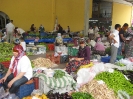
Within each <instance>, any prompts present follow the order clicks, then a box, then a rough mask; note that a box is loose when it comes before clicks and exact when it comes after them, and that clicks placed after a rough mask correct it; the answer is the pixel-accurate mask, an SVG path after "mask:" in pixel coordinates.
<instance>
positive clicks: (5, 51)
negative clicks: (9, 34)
mask: <svg viewBox="0 0 133 99" xmlns="http://www.w3.org/2000/svg"><path fill="white" fill-rule="evenodd" d="M13 46H14V45H13V44H10V43H0V62H3V61H10V60H11V57H12V48H13Z"/></svg>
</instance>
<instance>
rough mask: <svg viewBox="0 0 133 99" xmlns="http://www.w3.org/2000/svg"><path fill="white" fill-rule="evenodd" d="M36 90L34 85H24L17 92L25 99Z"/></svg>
mask: <svg viewBox="0 0 133 99" xmlns="http://www.w3.org/2000/svg"><path fill="white" fill-rule="evenodd" d="M34 89H35V86H34V83H32V84H24V85H22V86H20V88H19V91H18V92H17V94H16V95H17V96H18V97H19V98H20V99H22V98H23V97H26V96H29V95H31V93H32V92H33V90H34Z"/></svg>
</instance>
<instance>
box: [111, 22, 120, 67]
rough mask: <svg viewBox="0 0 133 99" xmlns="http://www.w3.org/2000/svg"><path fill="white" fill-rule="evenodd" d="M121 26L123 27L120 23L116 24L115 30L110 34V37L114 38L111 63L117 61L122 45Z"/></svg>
mask: <svg viewBox="0 0 133 99" xmlns="http://www.w3.org/2000/svg"><path fill="white" fill-rule="evenodd" d="M120 28H121V26H120V24H116V25H115V30H114V31H113V33H111V34H110V36H109V38H110V39H111V40H112V42H111V59H110V63H112V64H114V63H115V61H116V57H117V52H118V48H119V46H120V38H119V31H120Z"/></svg>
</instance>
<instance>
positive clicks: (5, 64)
mask: <svg viewBox="0 0 133 99" xmlns="http://www.w3.org/2000/svg"><path fill="white" fill-rule="evenodd" d="M1 64H2V65H3V66H4V67H5V68H9V65H10V61H5V62H1Z"/></svg>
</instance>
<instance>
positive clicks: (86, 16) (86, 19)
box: [84, 0, 90, 36]
mask: <svg viewBox="0 0 133 99" xmlns="http://www.w3.org/2000/svg"><path fill="white" fill-rule="evenodd" d="M89 5H90V0H85V9H84V36H86V35H88V28H89Z"/></svg>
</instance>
